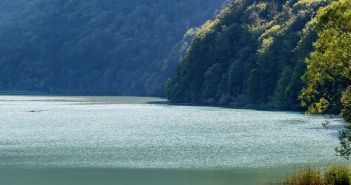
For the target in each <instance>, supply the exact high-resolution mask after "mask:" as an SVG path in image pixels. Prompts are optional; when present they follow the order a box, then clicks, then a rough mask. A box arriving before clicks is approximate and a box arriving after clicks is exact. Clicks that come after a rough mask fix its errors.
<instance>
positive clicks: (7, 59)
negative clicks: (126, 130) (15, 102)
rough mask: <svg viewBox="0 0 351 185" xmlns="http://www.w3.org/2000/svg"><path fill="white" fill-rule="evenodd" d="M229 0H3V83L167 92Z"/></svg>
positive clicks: (0, 14) (9, 86) (3, 85)
mask: <svg viewBox="0 0 351 185" xmlns="http://www.w3.org/2000/svg"><path fill="white" fill-rule="evenodd" d="M222 3H223V0H208V1H203V0H179V1H170V0H2V1H1V2H0V40H1V43H0V90H30V91H47V92H53V93H59V92H65V93H75V92H76V93H108V94H117V95H161V94H162V92H163V84H164V81H165V79H167V78H168V77H169V76H170V75H171V74H173V73H174V71H175V69H176V65H177V64H178V59H179V49H180V41H181V39H182V37H183V34H184V33H185V32H186V30H187V29H189V28H190V27H193V26H197V25H199V24H202V23H203V22H204V21H205V20H207V19H208V18H211V17H212V16H213V13H214V12H215V10H216V9H218V8H220V5H221V4H222Z"/></svg>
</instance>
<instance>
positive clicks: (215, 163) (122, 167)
mask: <svg viewBox="0 0 351 185" xmlns="http://www.w3.org/2000/svg"><path fill="white" fill-rule="evenodd" d="M164 101H165V100H162V99H158V98H138V97H84V96H81V97H78V96H77V97H70V96H21V95H19V96H6V95H3V96H0V115H1V116H0V182H2V183H1V184H11V185H112V184H121V185H129V184H130V185H166V184H167V185H229V184H240V185H243V184H251V185H252V184H264V183H268V182H278V181H279V180H281V178H282V177H284V176H286V175H288V174H289V173H291V172H294V171H296V170H299V169H301V168H305V167H309V166H315V167H324V166H327V165H331V164H338V163H343V162H344V163H345V161H344V160H343V159H340V158H339V157H336V155H335V151H334V149H335V147H337V146H338V132H339V130H341V129H342V128H343V122H342V120H341V119H340V118H338V117H327V116H308V115H304V114H302V113H296V112H273V111H257V110H244V109H230V108H219V107H201V106H172V105H167V104H166V103H162V102H164ZM151 102H158V103H157V104H155V103H151ZM326 119H327V120H330V121H331V125H330V126H329V127H328V128H324V127H323V126H322V123H323V122H325V120H326Z"/></svg>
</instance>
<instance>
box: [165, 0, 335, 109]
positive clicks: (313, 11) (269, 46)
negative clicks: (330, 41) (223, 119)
mask: <svg viewBox="0 0 351 185" xmlns="http://www.w3.org/2000/svg"><path fill="white" fill-rule="evenodd" d="M330 3H331V1H330V0H315V1H306V0H260V1H258V0H234V1H233V4H232V5H231V6H228V7H227V8H224V9H223V10H222V11H221V12H220V14H219V15H218V16H217V17H216V18H215V19H213V20H211V21H209V22H207V23H206V24H204V25H203V26H202V27H201V28H200V29H198V30H197V33H196V34H195V37H194V39H193V40H194V41H193V43H192V45H191V46H190V48H189V49H188V53H187V54H186V55H185V57H184V58H183V60H182V62H181V65H180V67H179V70H178V72H177V74H176V75H175V77H173V78H172V79H171V80H169V81H168V83H167V89H166V91H167V95H168V98H169V99H170V100H171V101H173V102H177V103H200V104H230V105H236V106H247V105H260V106H264V107H274V108H279V109H290V110H291V109H292V110H298V109H300V108H301V106H300V101H299V100H298V96H299V94H300V91H301V89H302V88H303V87H304V83H303V81H302V80H301V76H302V75H303V74H304V72H305V70H306V64H305V58H306V57H307V56H308V54H309V53H310V52H311V51H312V50H313V42H314V41H316V39H317V31H316V26H315V21H314V18H315V16H316V15H317V12H318V10H319V9H320V8H321V7H324V6H327V5H328V4H330Z"/></svg>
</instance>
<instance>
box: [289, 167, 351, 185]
mask: <svg viewBox="0 0 351 185" xmlns="http://www.w3.org/2000/svg"><path fill="white" fill-rule="evenodd" d="M350 177H351V171H350V169H349V168H348V167H345V166H338V167H331V168H329V169H327V170H326V171H325V173H324V174H321V173H320V171H319V170H316V169H312V168H309V169H307V170H304V171H302V172H300V173H297V174H295V175H293V176H291V177H288V178H287V180H286V181H285V182H284V183H283V185H350V180H351V178H350Z"/></svg>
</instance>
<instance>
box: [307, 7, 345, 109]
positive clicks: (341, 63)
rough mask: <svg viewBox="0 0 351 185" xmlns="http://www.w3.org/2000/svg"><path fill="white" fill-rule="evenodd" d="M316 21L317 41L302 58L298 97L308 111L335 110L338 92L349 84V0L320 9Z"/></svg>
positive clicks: (338, 107)
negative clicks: (301, 86)
mask: <svg viewBox="0 0 351 185" xmlns="http://www.w3.org/2000/svg"><path fill="white" fill-rule="evenodd" d="M316 21H317V29H318V40H317V41H316V42H315V44H314V47H315V50H314V52H312V53H311V54H310V56H309V58H308V59H307V61H306V62H307V71H306V73H305V74H304V76H303V80H304V81H305V83H306V87H305V88H304V89H303V91H302V93H301V96H300V99H301V101H302V106H304V107H307V108H308V112H309V113H325V112H331V113H339V112H340V111H341V109H342V104H341V102H340V99H341V95H342V92H343V91H344V90H345V89H346V88H347V86H348V85H350V84H351V47H350V43H351V1H348V0H340V1H338V2H334V3H333V4H331V5H330V6H328V7H326V8H323V9H322V10H321V11H320V12H319V14H318V16H317V18H316Z"/></svg>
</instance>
